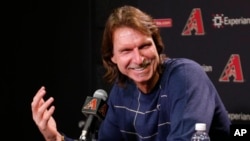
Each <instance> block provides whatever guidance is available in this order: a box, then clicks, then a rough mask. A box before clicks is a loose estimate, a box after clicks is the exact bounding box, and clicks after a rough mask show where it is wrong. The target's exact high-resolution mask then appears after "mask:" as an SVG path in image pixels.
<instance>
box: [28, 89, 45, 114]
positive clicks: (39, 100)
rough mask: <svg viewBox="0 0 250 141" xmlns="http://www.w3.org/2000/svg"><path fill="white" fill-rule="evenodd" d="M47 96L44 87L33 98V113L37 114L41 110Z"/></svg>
mask: <svg viewBox="0 0 250 141" xmlns="http://www.w3.org/2000/svg"><path fill="white" fill-rule="evenodd" d="M45 94H46V91H45V87H44V86H42V87H41V88H40V89H39V90H38V91H37V93H36V94H35V96H34V97H33V101H32V103H31V108H32V112H35V111H36V110H37V109H38V108H39V106H40V105H41V104H43V103H44V100H43V96H44V95H45Z"/></svg>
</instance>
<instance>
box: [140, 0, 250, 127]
mask: <svg viewBox="0 0 250 141" xmlns="http://www.w3.org/2000/svg"><path fill="white" fill-rule="evenodd" d="M138 7H139V8H141V9H142V10H144V11H146V12H147V13H150V14H151V16H153V17H154V18H155V22H156V23H157V25H158V26H159V27H160V29H161V34H162V36H163V40H164V43H165V45H166V49H165V53H166V54H167V55H169V56H170V57H186V58H190V59H193V60H195V61H197V62H198V63H199V64H200V65H201V66H202V67H203V68H204V70H205V71H206V73H207V74H208V76H209V77H210V78H211V80H212V81H213V83H214V84H215V86H216V88H217V90H218V92H219V94H220V96H221V98H222V100H223V102H224V104H225V106H226V108H227V110H228V112H229V113H228V114H229V117H230V119H231V120H232V122H233V123H250V1H249V0H240V1H237V0H206V1H200V0H185V1H173V0H157V1H152V0H138ZM194 77H195V74H194Z"/></svg>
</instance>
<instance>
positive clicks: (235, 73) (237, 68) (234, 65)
mask: <svg viewBox="0 0 250 141" xmlns="http://www.w3.org/2000/svg"><path fill="white" fill-rule="evenodd" d="M230 79H231V80H233V82H244V78H243V73H242V68H241V63H240V56H239V55H238V54H232V55H231V57H230V59H229V60H228V62H227V65H226V66H225V68H224V70H223V72H222V74H221V76H220V79H219V81H220V82H229V81H230Z"/></svg>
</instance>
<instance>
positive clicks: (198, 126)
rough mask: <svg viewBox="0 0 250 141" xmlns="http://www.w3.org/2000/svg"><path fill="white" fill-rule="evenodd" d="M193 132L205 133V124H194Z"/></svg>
mask: <svg viewBox="0 0 250 141" xmlns="http://www.w3.org/2000/svg"><path fill="white" fill-rule="evenodd" d="M195 130H199V131H205V130H206V123H196V124H195Z"/></svg>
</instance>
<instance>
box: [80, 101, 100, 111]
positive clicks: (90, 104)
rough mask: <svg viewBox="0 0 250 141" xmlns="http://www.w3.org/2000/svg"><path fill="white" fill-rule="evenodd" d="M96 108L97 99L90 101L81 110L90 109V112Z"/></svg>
mask: <svg viewBox="0 0 250 141" xmlns="http://www.w3.org/2000/svg"><path fill="white" fill-rule="evenodd" d="M96 106H97V99H96V98H94V99H91V101H90V102H88V103H87V104H86V105H85V106H84V107H83V108H84V109H90V110H96Z"/></svg>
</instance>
